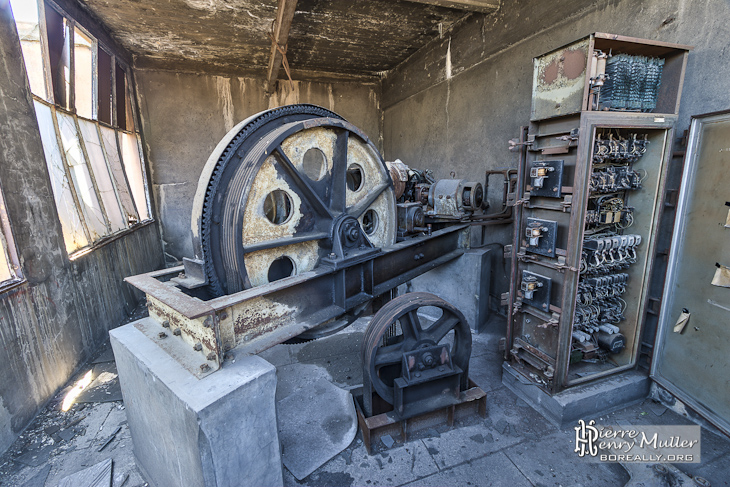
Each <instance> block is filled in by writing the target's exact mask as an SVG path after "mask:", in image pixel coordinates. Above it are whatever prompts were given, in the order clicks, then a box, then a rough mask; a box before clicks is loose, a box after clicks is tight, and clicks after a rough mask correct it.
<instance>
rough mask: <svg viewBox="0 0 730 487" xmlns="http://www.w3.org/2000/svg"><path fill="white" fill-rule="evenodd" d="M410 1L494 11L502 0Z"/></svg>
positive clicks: (462, 8)
mask: <svg viewBox="0 0 730 487" xmlns="http://www.w3.org/2000/svg"><path fill="white" fill-rule="evenodd" d="M408 1H409V2H417V3H427V4H429V5H438V6H439V7H448V8H458V9H460V10H469V11H472V12H482V13H492V12H496V11H497V10H499V3H500V1H501V0H408Z"/></svg>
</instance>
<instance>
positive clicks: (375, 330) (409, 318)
mask: <svg viewBox="0 0 730 487" xmlns="http://www.w3.org/2000/svg"><path fill="white" fill-rule="evenodd" d="M429 322H430V324H428V323H429ZM444 343H449V344H450V349H451V360H452V363H453V364H454V365H456V366H458V367H459V368H460V369H461V370H462V371H463V372H464V373H463V374H462V377H461V390H466V389H467V385H468V368H469V358H470V357H471V330H470V328H469V324H468V323H467V321H466V318H464V315H463V314H462V313H461V312H460V311H459V310H458V309H456V308H455V307H454V306H453V305H451V304H450V303H448V302H447V301H444V300H443V299H441V298H439V297H438V296H434V295H433V294H429V293H408V294H404V295H403V296H399V297H397V298H395V299H393V300H392V301H390V302H388V303H387V304H386V305H385V306H383V307H382V308H381V309H380V311H378V312H377V313H376V314H375V316H373V318H372V320H371V321H370V325H369V326H368V328H367V330H366V331H365V336H364V339H363V347H362V363H363V378H364V380H365V381H366V382H368V381H369V384H370V386H371V387H372V388H373V390H374V391H375V392H377V393H378V395H379V396H380V397H381V398H382V399H383V400H385V401H386V402H387V403H388V404H393V401H394V390H393V383H394V381H395V379H396V378H398V377H401V375H402V360H403V354H404V353H407V352H411V351H414V350H418V349H420V348H429V347H433V346H436V345H442V344H444Z"/></svg>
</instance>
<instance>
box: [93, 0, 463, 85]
mask: <svg viewBox="0 0 730 487" xmlns="http://www.w3.org/2000/svg"><path fill="white" fill-rule="evenodd" d="M82 3H84V4H85V6H87V7H88V8H89V9H90V10H91V11H92V12H93V13H94V14H95V15H97V16H98V17H99V18H101V19H104V21H105V23H106V24H107V26H108V27H109V30H110V33H111V34H112V36H114V37H115V38H116V39H118V40H120V42H121V44H122V45H123V46H124V47H125V48H127V49H128V50H129V51H130V52H131V53H132V54H134V55H135V56H137V57H138V58H144V60H145V61H146V62H153V61H155V62H159V63H163V62H167V63H170V62H172V63H173V64H174V63H176V62H177V63H179V62H183V61H184V62H189V63H191V64H193V65H194V64H198V65H199V66H200V70H201V71H203V70H204V69H205V68H204V67H203V66H204V63H208V64H214V65H217V66H221V67H224V68H225V69H228V70H232V69H240V67H241V63H242V60H245V61H243V62H245V64H246V65H247V67H249V68H260V69H265V68H266V67H267V65H268V60H269V53H270V49H271V41H270V39H269V31H270V30H271V24H272V22H273V21H274V19H275V17H276V9H277V2H276V0H265V1H261V0H236V1H235V2H230V1H225V0H147V1H145V2H139V0H115V1H113V2H110V1H109V0H82ZM468 15H469V14H468V12H465V11H460V10H455V9H450V8H444V7H439V6H434V5H424V4H418V3H413V2H392V1H390V0H368V1H367V2H321V1H304V0H302V1H301V2H300V4H299V5H298V9H297V12H296V20H295V22H294V24H293V26H292V29H291V33H290V36H289V42H288V49H287V58H288V59H289V63H290V64H291V66H292V67H293V68H294V69H297V70H306V71H309V72H324V73H338V74H340V75H341V74H345V73H347V74H350V75H367V76H375V73H377V72H381V71H387V70H389V69H392V68H393V67H394V66H395V65H397V64H398V63H400V62H402V61H404V60H405V59H406V58H407V57H408V56H410V55H411V54H413V53H414V52H416V51H417V50H418V49H419V48H420V47H422V46H424V45H425V44H426V43H428V42H429V41H430V40H432V39H434V38H438V36H439V32H440V31H441V32H448V31H449V29H450V28H451V27H452V26H453V25H454V24H455V23H457V22H458V21H459V20H461V19H463V18H465V17H466V16H468ZM170 33H174V35H173V34H170Z"/></svg>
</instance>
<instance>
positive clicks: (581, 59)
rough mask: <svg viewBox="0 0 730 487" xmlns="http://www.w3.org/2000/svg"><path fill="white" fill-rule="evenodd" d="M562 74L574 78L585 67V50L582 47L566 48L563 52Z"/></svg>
mask: <svg viewBox="0 0 730 487" xmlns="http://www.w3.org/2000/svg"><path fill="white" fill-rule="evenodd" d="M563 57H564V58H565V60H564V61H563V74H564V75H565V77H566V78H568V79H576V78H578V77H579V76H580V75H582V74H583V72H584V71H585V69H586V52H585V51H584V50H583V49H568V50H566V51H565V53H564V54H563Z"/></svg>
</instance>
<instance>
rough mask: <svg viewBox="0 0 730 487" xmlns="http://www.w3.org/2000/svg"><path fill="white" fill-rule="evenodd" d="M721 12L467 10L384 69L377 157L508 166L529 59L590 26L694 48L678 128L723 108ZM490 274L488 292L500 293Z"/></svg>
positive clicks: (518, 3)
mask: <svg viewBox="0 0 730 487" xmlns="http://www.w3.org/2000/svg"><path fill="white" fill-rule="evenodd" d="M728 18H730V3H728V2H727V0H704V1H697V0H694V1H692V0H677V1H671V0H599V1H586V0H581V1H576V0H552V1H550V2H546V1H543V0H529V1H525V0H502V7H501V9H500V11H499V12H497V13H496V14H494V15H491V16H483V15H473V16H472V17H471V18H470V19H468V20H467V21H465V22H464V23H463V24H461V25H460V26H458V27H456V28H455V29H454V31H453V32H450V33H447V34H446V35H445V36H444V38H443V39H441V40H438V41H436V42H433V43H432V44H431V45H430V46H428V47H427V48H424V49H421V50H420V51H418V52H417V53H416V54H415V55H413V56H412V57H411V58H410V59H408V60H407V61H406V62H404V63H403V64H401V65H400V66H398V67H397V68H396V69H394V70H393V71H391V72H389V73H388V75H387V76H386V77H385V79H384V80H383V94H382V105H383V112H384V115H383V118H384V121H383V141H384V151H385V154H384V155H385V157H386V159H389V160H392V159H394V158H400V159H402V160H403V162H405V163H406V164H409V165H412V166H414V167H419V168H432V169H434V170H435V174H436V176H437V177H439V178H444V177H449V173H450V172H451V171H454V172H455V173H456V176H457V177H459V178H468V179H476V180H478V181H483V180H484V170H485V169H494V168H500V167H516V164H517V156H516V154H512V153H510V152H508V150H507V142H508V140H509V139H511V138H514V137H517V136H518V134H519V127H520V126H521V125H526V124H527V123H528V122H529V117H530V98H531V91H532V58H533V57H535V56H538V55H540V54H543V53H545V52H548V51H550V50H552V49H555V48H558V47H560V46H562V45H565V44H567V43H569V42H571V41H573V40H575V39H578V38H580V37H583V36H586V35H588V34H590V33H592V32H609V33H615V34H622V35H627V36H634V37H641V38H647V39H655V40H660V41H666V42H673V43H679V44H689V45H693V46H695V49H694V50H693V51H692V52H691V53H690V57H689V63H688V66H687V76H686V79H685V84H684V90H683V94H682V103H681V111H680V118H679V123H678V127H677V129H678V132H679V133H681V132H682V131H683V130H685V129H686V128H688V125H689V119H690V116H691V115H693V114H701V113H706V112H710V111H716V110H723V109H728V108H730V91H729V90H728V89H727V86H728V83H727V79H728V77H729V76H730V49H728V41H727V39H728V33H729V32H730V25H729V24H728V23H727V19H728ZM500 189H501V188H500ZM487 239H488V240H487V241H492V242H501V243H502V244H507V243H509V242H510V239H511V227H510V228H504V227H492V228H491V229H490V230H489V235H488V237H487ZM500 268H501V266H500V265H494V266H493V269H500ZM495 277H497V279H496V281H497V282H496V283H494V284H493V290H494V291H495V292H496V293H499V292H503V291H506V290H507V284H508V281H507V280H506V279H504V278H503V276H495Z"/></svg>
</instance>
